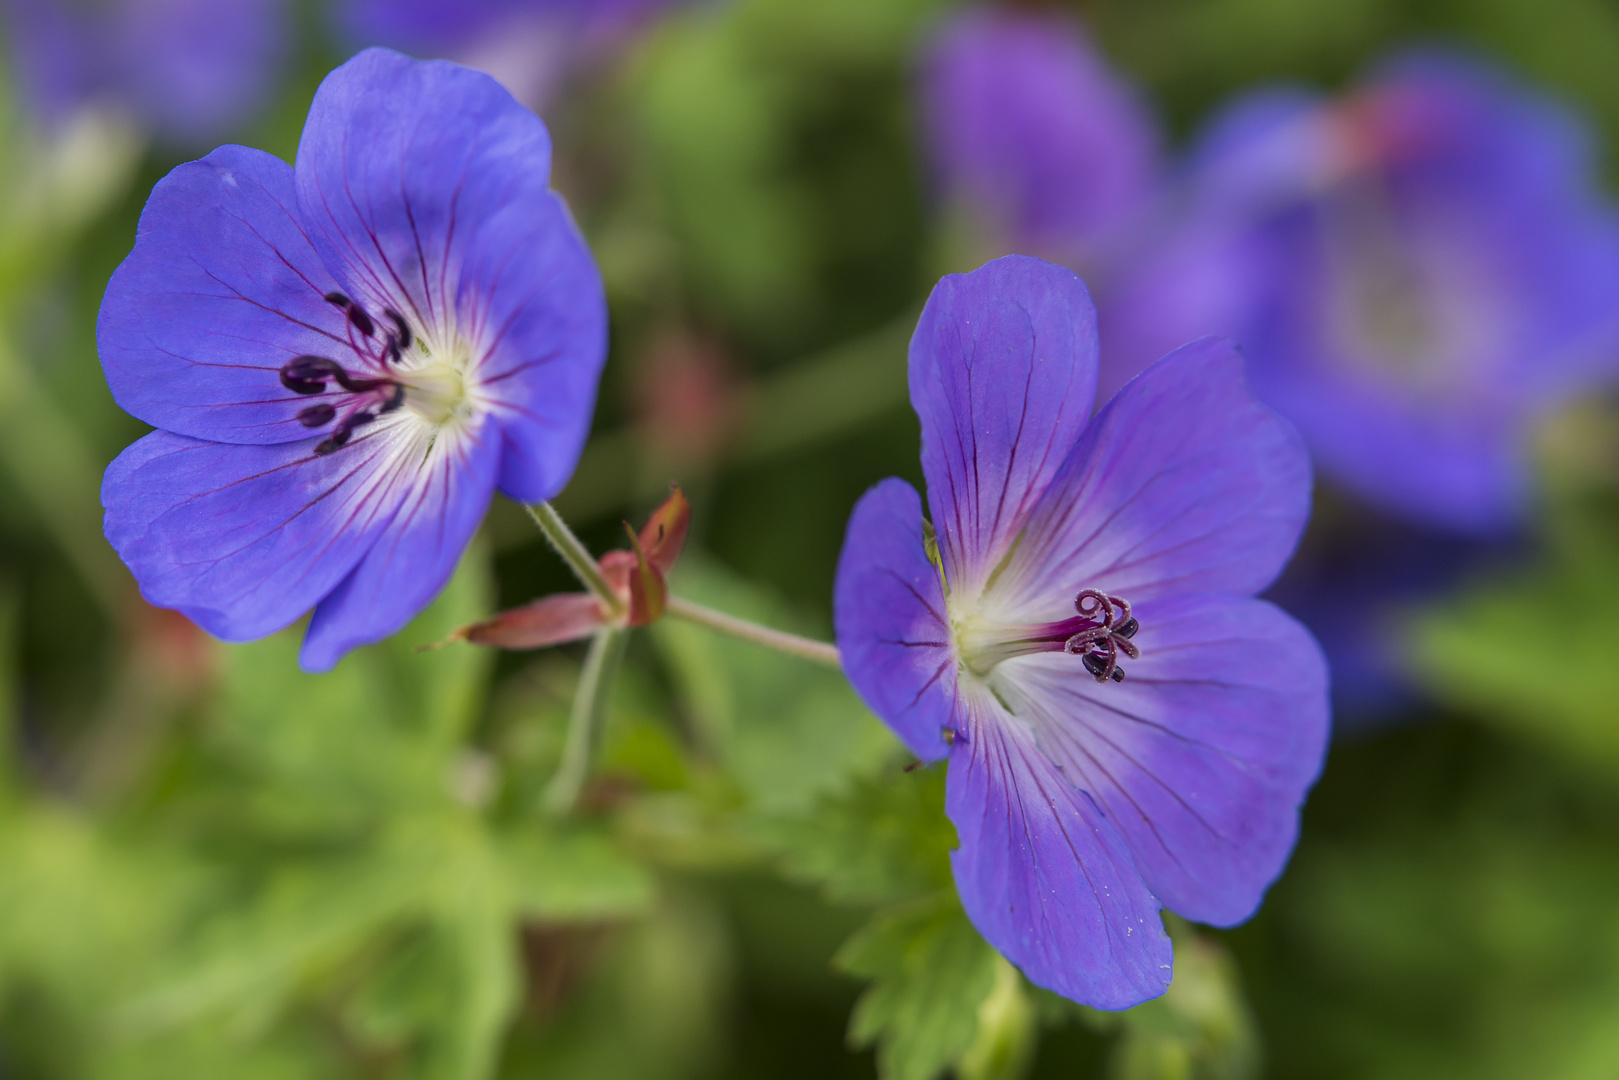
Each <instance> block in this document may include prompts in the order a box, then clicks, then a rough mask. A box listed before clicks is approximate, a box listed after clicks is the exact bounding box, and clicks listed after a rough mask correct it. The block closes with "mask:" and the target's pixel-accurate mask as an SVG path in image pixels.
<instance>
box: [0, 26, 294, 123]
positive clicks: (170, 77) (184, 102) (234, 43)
mask: <svg viewBox="0 0 1619 1080" xmlns="http://www.w3.org/2000/svg"><path fill="white" fill-rule="evenodd" d="M284 7H285V3H284V0H104V2H101V3H73V2H71V0H0V21H3V24H4V28H5V31H6V34H5V37H6V40H7V43H8V45H9V49H8V52H9V54H10V55H9V57H8V60H9V62H10V64H11V65H12V67H13V69H14V71H15V72H16V75H17V78H18V81H19V82H20V84H21V86H22V89H23V92H24V96H25V97H26V98H27V99H28V101H29V104H30V106H31V107H32V109H33V110H34V112H35V113H36V114H38V115H39V116H40V117H41V119H42V120H43V121H44V122H45V123H47V124H54V123H57V122H59V121H61V120H62V119H64V118H65V117H66V116H67V115H68V114H70V113H72V112H73V111H75V110H77V109H78V108H80V107H82V106H84V105H87V104H90V103H92V102H97V101H103V102H106V103H110V104H112V105H113V106H115V107H117V108H121V109H125V110H127V111H128V112H129V113H131V114H132V115H133V116H134V117H135V118H136V119H137V120H138V121H142V122H144V123H146V124H149V125H151V126H153V127H155V128H156V129H157V130H158V131H159V132H160V133H161V134H163V135H164V136H166V137H168V138H171V139H178V140H183V141H197V140H201V139H205V138H207V137H210V136H217V135H219V134H220V133H222V132H224V131H226V130H228V129H229V128H230V127H231V126H233V125H234V124H236V123H238V122H240V121H241V120H242V119H243V118H245V117H246V116H248V115H250V114H251V113H252V112H253V111H254V110H255V109H256V108H258V107H259V106H260V105H262V104H263V103H264V100H265V98H266V96H267V95H268V93H269V91H270V89H271V83H272V81H273V80H274V78H275V74H276V69H277V65H278V63H279V61H280V59H281V56H282V53H283V52H284V49H285V45H286V37H285V29H286V28H285V26H284V25H283V23H284V19H283V16H284V11H283V8H284Z"/></svg>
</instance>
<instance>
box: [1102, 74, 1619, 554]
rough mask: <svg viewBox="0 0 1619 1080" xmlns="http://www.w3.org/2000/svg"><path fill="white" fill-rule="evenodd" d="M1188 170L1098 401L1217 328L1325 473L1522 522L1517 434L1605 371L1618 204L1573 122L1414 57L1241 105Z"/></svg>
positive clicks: (1485, 520) (1125, 319)
mask: <svg viewBox="0 0 1619 1080" xmlns="http://www.w3.org/2000/svg"><path fill="white" fill-rule="evenodd" d="M1188 182H1189V189H1190V190H1189V202H1190V208H1189V210H1188V211H1187V213H1186V214H1185V215H1184V217H1182V218H1180V219H1179V220H1177V221H1174V222H1171V223H1169V224H1168V226H1167V227H1166V229H1165V241H1164V243H1163V244H1162V245H1161V247H1160V248H1159V249H1158V250H1157V251H1156V252H1155V253H1154V254H1153V255H1151V256H1149V257H1146V258H1144V259H1143V260H1142V263H1141V265H1140V266H1138V267H1137V268H1136V269H1135V270H1134V271H1133V272H1132V273H1131V274H1130V275H1128V276H1129V279H1130V283H1129V284H1127V285H1125V286H1122V287H1121V288H1119V289H1118V290H1116V291H1115V292H1114V293H1113V294H1112V295H1111V296H1110V306H1109V309H1108V312H1107V334H1106V341H1105V343H1104V344H1105V347H1106V348H1105V354H1104V357H1103V365H1104V373H1103V383H1104V387H1103V391H1104V395H1105V394H1106V393H1110V392H1111V391H1112V390H1113V389H1116V388H1117V387H1119V386H1122V385H1123V384H1124V382H1125V381H1127V380H1128V379H1129V378H1130V376H1131V375H1133V374H1134V373H1135V372H1136V371H1138V370H1140V369H1141V367H1142V366H1144V365H1145V364H1146V363H1147V362H1149V361H1150V360H1151V359H1152V358H1153V357H1155V356H1157V355H1158V354H1159V352H1160V351H1161V350H1162V349H1163V348H1165V347H1167V346H1168V345H1170V344H1171V343H1173V342H1178V341H1184V340H1186V339H1187V338H1188V337H1191V336H1195V335H1198V334H1224V335H1228V336H1230V337H1232V338H1234V339H1235V340H1237V341H1238V342H1239V343H1241V345H1242V348H1243V351H1244V353H1245V354H1246V355H1247V357H1248V359H1249V362H1250V376H1251V378H1252V380H1253V386H1254V390H1255V392H1256V393H1257V394H1258V395H1259V396H1260V398H1261V399H1263V400H1264V401H1266V402H1267V403H1268V404H1270V405H1271V406H1272V407H1274V408H1275V409H1277V410H1278V411H1279V412H1281V413H1282V415H1284V416H1286V417H1288V418H1289V419H1290V420H1292V421H1293V422H1294V423H1295V424H1297V425H1298V427H1299V430H1300V431H1301V432H1302V434H1303V435H1304V437H1305V439H1306V441H1307V442H1308V443H1309V444H1310V448H1311V450H1312V451H1313V453H1314V455H1315V459H1316V462H1317V464H1318V465H1319V466H1320V468H1321V470H1322V472H1323V474H1325V475H1326V476H1328V477H1330V478H1331V479H1332V480H1334V481H1336V482H1337V483H1339V484H1341V485H1343V486H1344V487H1345V488H1348V489H1350V490H1352V491H1353V492H1354V493H1355V494H1356V495H1358V496H1359V497H1360V498H1362V499H1364V500H1366V501H1367V502H1369V503H1371V504H1373V505H1374V506H1376V507H1379V508H1381V509H1382V510H1383V511H1384V512H1386V513H1390V514H1393V515H1397V516H1401V517H1404V518H1406V519H1408V520H1410V521H1412V522H1415V523H1417V524H1420V525H1426V526H1429V527H1432V528H1437V529H1441V530H1448V531H1451V532H1455V533H1459V534H1464V535H1471V536H1475V537H1489V536H1502V535H1507V534H1510V533H1511V532H1512V531H1513V529H1514V528H1515V527H1517V526H1519V525H1521V523H1522V522H1523V521H1524V520H1525V519H1526V517H1527V513H1528V510H1529V508H1530V505H1531V499H1530V487H1531V485H1530V482H1529V476H1528V473H1529V469H1528V462H1527V456H1528V455H1527V452H1526V450H1527V446H1526V444H1527V442H1528V437H1529V433H1530V431H1531V429H1532V428H1533V427H1534V425H1535V424H1536V423H1537V422H1538V421H1540V420H1542V419H1544V418H1545V417H1546V416H1547V415H1548V414H1549V413H1550V412H1551V411H1552V410H1554V409H1556V408H1557V407H1559V406H1560V405H1562V404H1564V403H1565V402H1567V401H1568V400H1569V398H1570V397H1571V396H1572V395H1574V394H1577V393H1579V392H1581V391H1582V390H1587V389H1590V388H1592V387H1593V386H1595V385H1598V384H1600V383H1604V382H1607V383H1611V382H1612V381H1613V380H1614V379H1615V378H1616V377H1619V305H1616V304H1615V303H1614V298H1615V297H1616V296H1619V215H1616V214H1615V212H1614V209H1613V207H1612V205H1611V204H1610V203H1609V202H1608V201H1607V200H1606V199H1605V198H1604V197H1602V195H1601V194H1600V192H1599V189H1598V185H1597V184H1596V182H1595V175H1594V170H1593V168H1592V161H1591V154H1590V147H1589V142H1588V138H1587V132H1586V130H1585V128H1584V127H1583V126H1582V124H1581V123H1580V122H1579V121H1578V120H1577V118H1576V117H1574V116H1572V115H1571V114H1570V113H1569V112H1568V111H1566V110H1565V109H1562V108H1560V107H1558V106H1555V105H1553V104H1551V103H1548V102H1547V101H1544V100H1542V99H1541V98H1539V97H1538V96H1536V95H1534V94H1531V93H1530V92H1528V91H1527V90H1526V89H1525V88H1523V87H1521V86H1519V85H1516V84H1514V83H1513V82H1511V81H1509V80H1508V79H1507V78H1505V77H1504V76H1503V75H1501V74H1499V73H1497V72H1494V71H1492V70H1490V69H1487V68H1485V67H1482V66H1480V65H1477V64H1473V63H1469V62H1463V61H1461V60H1457V59H1453V58H1444V57H1438V56H1416V57H1409V58H1406V59H1405V60H1403V61H1401V62H1399V63H1395V64H1393V65H1391V66H1389V67H1387V68H1386V69H1384V70H1383V71H1381V72H1380V73H1379V74H1377V75H1376V76H1375V77H1374V78H1372V79H1371V80H1370V81H1368V82H1366V83H1365V84H1363V85H1362V86H1361V87H1359V88H1358V89H1356V90H1354V91H1353V92H1351V93H1350V94H1348V95H1347V96H1346V97H1344V98H1342V99H1339V100H1334V101H1322V100H1320V99H1318V98H1315V97H1312V96H1310V95H1307V94H1304V93H1301V92H1289V91H1266V92H1261V93H1258V94H1256V95H1253V96H1251V97H1249V98H1247V99H1245V100H1243V101H1240V102H1238V103H1237V104H1235V105H1233V106H1232V107H1231V108H1230V109H1229V110H1227V112H1226V113H1225V114H1224V115H1223V116H1221V117H1219V118H1217V119H1216V120H1215V121H1214V123H1213V124H1212V126H1211V128H1210V130H1209V131H1208V133H1207V134H1206V135H1205V137H1204V138H1203V140H1202V145H1201V148H1200V149H1199V150H1198V152H1197V154H1196V156H1195V158H1194V160H1193V163H1192V166H1191V169H1190V176H1189V178H1188Z"/></svg>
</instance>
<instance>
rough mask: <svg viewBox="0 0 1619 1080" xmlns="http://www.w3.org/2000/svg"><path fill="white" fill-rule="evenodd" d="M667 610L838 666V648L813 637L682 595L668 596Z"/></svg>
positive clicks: (793, 654)
mask: <svg viewBox="0 0 1619 1080" xmlns="http://www.w3.org/2000/svg"><path fill="white" fill-rule="evenodd" d="M667 613H668V614H670V615H674V616H676V617H677V618H681V619H685V620H686V621H687V622H694V623H697V624H699V625H701V626H706V627H708V628H709V629H710V630H717V631H719V632H720V633H722V634H729V635H730V636H732V637H734V638H740V639H742V640H743V641H751V642H753V644H755V645H762V646H764V647H765V648H767V649H774V650H776V651H777V652H782V653H786V654H787V655H789V656H797V657H800V658H802V659H804V660H813V661H815V662H816V663H817V664H825V665H826V666H828V667H833V668H836V667H841V663H842V662H841V661H840V659H839V657H838V647H837V646H836V645H832V644H830V643H828V642H825V641H816V640H814V639H813V638H807V637H799V636H798V635H797V634H789V633H787V632H786V631H784V630H772V629H771V628H770V627H768V626H760V625H759V624H758V623H755V622H749V621H748V620H747V619H739V618H737V617H736V616H735V615H727V614H726V613H725V612H723V611H715V610H714V609H713V608H710V607H704V606H703V605H702V604H699V603H696V602H695V601H692V600H687V599H686V598H685V597H683V596H675V595H672V594H671V595H670V597H669V606H668V609H667Z"/></svg>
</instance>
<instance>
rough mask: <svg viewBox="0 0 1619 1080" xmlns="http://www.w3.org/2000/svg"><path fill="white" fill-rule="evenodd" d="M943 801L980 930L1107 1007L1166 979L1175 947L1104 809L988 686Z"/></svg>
mask: <svg viewBox="0 0 1619 1080" xmlns="http://www.w3.org/2000/svg"><path fill="white" fill-rule="evenodd" d="M962 699H963V702H964V707H965V710H966V712H967V719H966V721H965V723H964V726H965V727H966V729H967V737H966V738H965V739H960V738H958V739H957V740H956V743H955V746H954V748H953V749H952V751H951V754H950V774H949V778H948V780H947V782H946V788H945V812H946V813H947V814H949V816H950V820H951V821H953V822H955V825H956V832H957V834H958V835H959V837H960V839H961V846H960V847H959V848H958V849H957V850H956V851H954V852H952V853H951V856H950V865H951V868H952V869H953V870H954V872H955V878H956V889H957V891H958V892H959V893H960V894H961V902H962V904H963V905H964V906H965V907H966V909H967V914H968V916H969V917H971V919H972V921H973V925H974V926H976V927H978V931H979V933H981V934H983V935H984V938H985V939H986V940H987V941H988V942H989V943H990V944H991V945H993V946H995V948H997V949H999V950H1000V951H1001V953H1002V955H1004V956H1005V957H1006V958H1007V959H1008V960H1010V961H1012V963H1014V964H1016V965H1017V966H1018V967H1019V968H1021V969H1022V971H1023V974H1024V975H1026V976H1028V978H1029V981H1031V982H1033V983H1035V984H1036V985H1038V986H1043V987H1045V988H1046V989H1048V990H1051V991H1054V992H1056V993H1058V994H1061V995H1063V996H1064V997H1067V998H1072V999H1073V1000H1075V1001H1078V1002H1081V1003H1083V1004H1086V1005H1092V1006H1095V1007H1096V1008H1099V1009H1127V1008H1130V1007H1131V1006H1132V1005H1139V1004H1140V1003H1141V1002H1143V1001H1146V1000H1148V999H1150V998H1155V997H1157V996H1158V995H1160V994H1162V993H1163V992H1164V991H1165V990H1166V989H1168V987H1169V979H1170V974H1171V963H1172V958H1173V955H1174V953H1173V950H1172V948H1171V946H1170V942H1169V936H1168V935H1167V934H1166V933H1164V927H1163V922H1162V921H1161V920H1160V918H1159V915H1158V912H1159V909H1160V906H1161V905H1160V904H1159V903H1158V902H1157V901H1156V900H1155V899H1154V898H1153V896H1152V894H1151V893H1150V892H1148V891H1147V887H1146V886H1145V885H1144V884H1143V883H1142V881H1141V876H1140V874H1138V873H1137V871H1136V869H1135V867H1134V866H1133V865H1132V864H1131V860H1130V853H1129V851H1128V850H1127V849H1126V848H1125V846H1124V844H1123V843H1122V842H1121V841H1120V839H1119V836H1118V834H1117V833H1116V832H1114V826H1113V824H1110V823H1109V821H1108V820H1107V817H1106V815H1105V814H1104V813H1103V812H1102V811H1101V810H1100V809H1098V807H1097V806H1096V804H1095V803H1094V802H1092V801H1091V800H1090V799H1089V798H1088V797H1087V796H1086V795H1085V794H1084V793H1083V792H1081V791H1079V790H1077V789H1076V788H1074V787H1073V786H1072V785H1071V784H1069V783H1068V781H1067V780H1065V779H1064V778H1063V775H1062V773H1060V772H1059V771H1058V770H1057V768H1056V767H1055V766H1054V765H1052V763H1051V762H1050V761H1048V760H1047V759H1046V758H1045V757H1044V756H1043V755H1042V754H1041V753H1040V751H1039V750H1038V749H1036V747H1035V745H1034V741H1033V738H1032V737H1031V735H1030V733H1029V732H1028V730H1027V729H1026V728H1025V727H1023V726H1021V725H1020V724H1019V722H1018V721H1017V720H1015V719H1013V718H1012V717H1011V716H1009V715H1008V714H1007V713H1006V711H1005V710H1004V709H1003V708H1002V707H1001V706H1000V704H999V703H998V702H996V701H995V699H994V698H993V697H992V696H991V695H990V694H989V693H988V692H987V691H984V690H983V689H981V688H980V689H979V690H978V691H977V692H976V693H973V692H967V691H965V688H964V693H963V695H962Z"/></svg>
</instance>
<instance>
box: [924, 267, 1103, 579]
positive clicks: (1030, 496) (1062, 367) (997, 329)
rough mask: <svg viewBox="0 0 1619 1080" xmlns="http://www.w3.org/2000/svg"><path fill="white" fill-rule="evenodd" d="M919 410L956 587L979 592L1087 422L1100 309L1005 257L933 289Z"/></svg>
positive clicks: (1059, 279)
mask: <svg viewBox="0 0 1619 1080" xmlns="http://www.w3.org/2000/svg"><path fill="white" fill-rule="evenodd" d="M910 383H911V404H912V405H913V406H914V407H915V409H916V412H917V415H918V416H919V417H920V418H921V421H922V471H923V473H924V474H925V475H926V477H927V484H928V507H929V509H930V510H931V512H932V517H933V523H934V525H935V526H936V527H937V528H938V531H939V544H940V549H941V552H942V554H943V556H944V565H945V575H946V577H947V578H948V579H949V581H950V587H951V589H952V590H955V591H958V592H966V593H973V592H976V591H977V590H978V589H979V588H980V587H981V586H982V585H983V583H984V581H985V580H986V579H987V578H988V577H989V575H990V574H991V572H992V571H993V570H994V567H995V565H996V563H997V562H999V561H1000V559H1001V557H1002V556H1003V555H1004V554H1005V552H1006V549H1007V547H1008V546H1009V545H1010V543H1011V541H1012V539H1013V538H1014V537H1015V536H1017V534H1018V531H1019V530H1020V529H1022V528H1023V524H1024V522H1025V521H1026V520H1027V519H1028V516H1029V513H1030V512H1031V511H1032V510H1033V508H1034V506H1035V503H1036V501H1037V500H1038V499H1039V498H1040V495H1041V493H1042V492H1043V491H1044V490H1045V487H1046V485H1047V483H1049V482H1050V480H1051V478H1052V477H1053V476H1054V475H1055V474H1056V472H1057V469H1058V467H1059V466H1060V465H1061V464H1062V461H1063V459H1064V458H1065V457H1066V456H1067V455H1068V452H1069V450H1070V449H1071V448H1072V446H1073V444H1074V442H1075V441H1076V440H1077V439H1078V438H1079V434H1080V432H1081V431H1082V430H1084V427H1085V421H1086V420H1087V419H1088V418H1089V417H1090V412H1091V404H1092V402H1093V401H1094V399H1095V396H1096V309H1095V308H1094V307H1093V306H1092V304H1091V298H1090V293H1088V292H1087V291H1086V290H1085V283H1084V282H1082V281H1081V280H1080V279H1079V276H1078V275H1077V274H1075V273H1074V272H1073V271H1071V270H1065V269H1063V268H1062V267H1060V266H1053V265H1052V264H1050V263H1047V262H1042V261H1040V260H1039V259H1031V258H1028V257H1027V256H1022V255H1008V256H1006V257H1005V258H1001V259H996V260H995V261H994V262H991V263H988V264H986V265H985V266H982V267H980V268H979V269H977V270H975V271H973V272H972V273H970V274H951V275H949V276H948V277H946V278H944V279H943V280H942V281H940V282H939V284H938V285H937V286H936V287H935V288H934V290H933V295H932V296H930V297H929V298H928V303H927V307H926V308H925V309H924V310H923V312H922V318H921V321H919V322H918V323H917V327H916V335H915V336H914V337H913V338H912V339H911V354H910Z"/></svg>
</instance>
